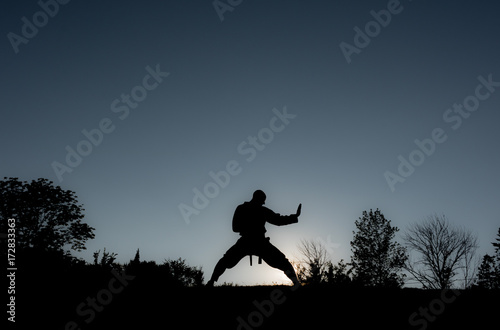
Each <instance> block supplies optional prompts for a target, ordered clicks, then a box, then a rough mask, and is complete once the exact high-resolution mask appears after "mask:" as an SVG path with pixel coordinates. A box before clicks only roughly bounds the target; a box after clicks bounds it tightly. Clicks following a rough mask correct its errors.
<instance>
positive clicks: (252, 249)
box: [207, 190, 302, 286]
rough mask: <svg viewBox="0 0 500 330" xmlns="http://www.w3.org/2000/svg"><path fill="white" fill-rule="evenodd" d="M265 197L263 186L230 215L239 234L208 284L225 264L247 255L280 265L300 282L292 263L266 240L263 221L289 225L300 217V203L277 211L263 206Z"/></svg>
mask: <svg viewBox="0 0 500 330" xmlns="http://www.w3.org/2000/svg"><path fill="white" fill-rule="evenodd" d="M265 201H266V194H264V192H263V191H262V190H256V191H255V192H254V193H253V197H252V200H251V201H250V202H245V203H243V204H241V205H238V207H237V208H236V210H235V211H234V216H233V231H234V232H236V233H240V235H241V238H240V239H239V240H238V241H237V242H236V244H234V245H233V246H232V247H231V248H230V249H229V250H227V252H226V253H225V254H224V256H223V257H222V258H221V259H220V260H219V262H218V263H217V265H216V266H215V269H214V272H213V274H212V278H211V279H210V280H209V281H208V282H207V286H213V285H214V282H217V280H218V279H219V277H220V276H221V275H222V274H223V273H224V271H225V270H226V269H228V268H233V267H234V266H236V264H237V263H238V262H239V261H240V260H241V259H242V258H244V257H245V256H247V255H250V256H252V255H256V256H259V258H262V259H264V261H265V262H266V263H267V264H268V265H269V266H271V267H274V268H278V269H281V270H282V271H283V272H285V274H286V275H287V276H288V278H289V279H290V280H292V282H293V283H294V284H297V283H299V280H298V279H297V275H296V274H295V270H294V269H293V266H292V265H291V264H290V262H289V261H288V259H287V258H286V257H285V255H284V254H283V253H282V252H281V251H280V250H278V248H276V247H275V246H274V245H272V244H271V242H269V238H268V237H265V236H264V234H265V232H266V228H265V224H266V222H269V223H271V224H273V225H276V226H283V225H289V224H292V223H297V222H298V221H299V219H298V218H299V215H300V211H301V208H302V204H299V207H298V208H297V213H296V214H292V215H280V214H278V213H274V212H273V211H271V210H270V209H268V208H267V207H264V206H262V205H263V204H264V203H265Z"/></svg>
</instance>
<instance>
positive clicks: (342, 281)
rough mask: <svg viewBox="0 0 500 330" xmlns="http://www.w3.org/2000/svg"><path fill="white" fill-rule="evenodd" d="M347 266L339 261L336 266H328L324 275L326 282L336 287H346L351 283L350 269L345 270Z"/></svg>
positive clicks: (342, 260) (342, 261) (330, 264)
mask: <svg viewBox="0 0 500 330" xmlns="http://www.w3.org/2000/svg"><path fill="white" fill-rule="evenodd" d="M347 267H348V265H347V264H346V263H345V262H344V259H341V260H340V261H339V263H338V264H336V265H333V264H332V263H329V264H328V271H327V273H326V281H327V283H328V284H329V285H333V286H337V287H346V286H349V285H350V284H351V283H352V280H351V277H350V274H351V269H348V268H347Z"/></svg>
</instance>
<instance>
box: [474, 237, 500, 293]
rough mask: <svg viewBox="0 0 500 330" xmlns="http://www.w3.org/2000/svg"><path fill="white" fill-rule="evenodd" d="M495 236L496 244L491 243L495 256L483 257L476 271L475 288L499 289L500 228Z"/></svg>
mask: <svg viewBox="0 0 500 330" xmlns="http://www.w3.org/2000/svg"><path fill="white" fill-rule="evenodd" d="M497 236H498V237H497V238H496V241H497V243H495V242H493V243H491V244H492V245H493V246H494V247H495V255H494V256H490V255H488V254H486V255H484V256H483V261H482V263H481V265H480V266H479V269H478V274H477V286H478V287H480V288H485V289H500V228H499V229H498V234H497Z"/></svg>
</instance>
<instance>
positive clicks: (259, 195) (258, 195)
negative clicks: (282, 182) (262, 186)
mask: <svg viewBox="0 0 500 330" xmlns="http://www.w3.org/2000/svg"><path fill="white" fill-rule="evenodd" d="M251 202H252V203H256V204H259V205H263V204H264V203H265V202H266V194H264V192H263V191H262V190H255V191H254V193H253V197H252V200H251Z"/></svg>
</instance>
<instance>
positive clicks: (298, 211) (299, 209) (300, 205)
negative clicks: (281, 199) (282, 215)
mask: <svg viewBox="0 0 500 330" xmlns="http://www.w3.org/2000/svg"><path fill="white" fill-rule="evenodd" d="M301 210H302V204H299V207H297V213H295V215H296V216H297V217H298V216H300V211H301Z"/></svg>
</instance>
